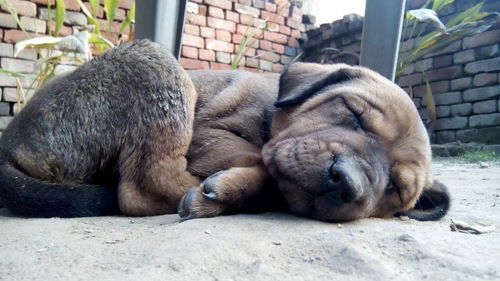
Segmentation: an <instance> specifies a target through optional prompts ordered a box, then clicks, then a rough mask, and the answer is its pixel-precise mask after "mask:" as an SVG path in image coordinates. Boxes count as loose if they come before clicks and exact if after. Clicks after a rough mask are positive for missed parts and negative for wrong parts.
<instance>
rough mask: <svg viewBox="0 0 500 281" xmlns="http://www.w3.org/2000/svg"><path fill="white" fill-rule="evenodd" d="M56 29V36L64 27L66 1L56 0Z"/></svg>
mask: <svg viewBox="0 0 500 281" xmlns="http://www.w3.org/2000/svg"><path fill="white" fill-rule="evenodd" d="M56 3H57V6H56V28H55V30H54V35H58V34H59V30H61V27H62V25H63V21H64V14H65V13H66V5H65V4H64V0H56Z"/></svg>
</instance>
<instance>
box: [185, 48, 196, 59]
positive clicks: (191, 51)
mask: <svg viewBox="0 0 500 281" xmlns="http://www.w3.org/2000/svg"><path fill="white" fill-rule="evenodd" d="M182 56H183V57H187V58H192V59H197V58H198V49H196V48H193V47H189V46H182Z"/></svg>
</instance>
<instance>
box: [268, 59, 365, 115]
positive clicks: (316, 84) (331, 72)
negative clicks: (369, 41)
mask: <svg viewBox="0 0 500 281" xmlns="http://www.w3.org/2000/svg"><path fill="white" fill-rule="evenodd" d="M360 76H361V72H360V70H359V69H357V68H355V67H351V66H348V65H344V64H338V65H320V64H312V63H294V64H292V65H290V66H289V67H288V68H287V69H286V70H285V71H284V72H283V73H282V74H281V77H280V85H279V95H278V101H276V102H275V103H274V105H275V106H276V107H284V106H287V105H293V104H297V103H301V102H303V101H305V100H306V99H308V98H310V97H312V96H314V95H315V94H316V93H318V92H319V91H320V90H321V89H323V88H325V87H327V86H330V85H333V84H340V83H343V82H346V81H348V80H351V79H355V78H358V77H360Z"/></svg>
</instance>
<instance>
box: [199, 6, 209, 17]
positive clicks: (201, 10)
mask: <svg viewBox="0 0 500 281" xmlns="http://www.w3.org/2000/svg"><path fill="white" fill-rule="evenodd" d="M198 14H199V15H202V16H206V15H207V14H208V8H207V6H205V5H200V6H199V8H198Z"/></svg>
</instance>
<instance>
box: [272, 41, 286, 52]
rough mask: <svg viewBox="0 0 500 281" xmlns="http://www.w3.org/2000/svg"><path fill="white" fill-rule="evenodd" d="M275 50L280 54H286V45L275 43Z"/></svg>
mask: <svg viewBox="0 0 500 281" xmlns="http://www.w3.org/2000/svg"><path fill="white" fill-rule="evenodd" d="M273 51H275V52H276V53H278V54H284V53H285V46H284V45H281V44H276V43H273Z"/></svg>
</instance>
